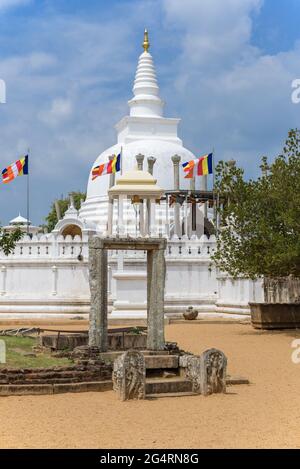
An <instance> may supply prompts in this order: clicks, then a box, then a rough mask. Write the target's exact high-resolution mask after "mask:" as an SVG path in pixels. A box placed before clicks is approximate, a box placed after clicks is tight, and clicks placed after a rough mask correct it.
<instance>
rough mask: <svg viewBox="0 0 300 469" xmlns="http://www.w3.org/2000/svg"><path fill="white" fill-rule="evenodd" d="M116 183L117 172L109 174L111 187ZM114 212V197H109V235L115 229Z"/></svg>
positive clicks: (111, 156)
mask: <svg viewBox="0 0 300 469" xmlns="http://www.w3.org/2000/svg"><path fill="white" fill-rule="evenodd" d="M108 158H109V160H110V161H111V160H113V159H114V158H115V155H110V156H109V157H108ZM114 185H115V173H112V174H110V176H109V188H111V187H113V186H114ZM113 213H114V199H113V198H112V197H109V198H108V212H107V235H108V236H111V235H112V230H113Z"/></svg>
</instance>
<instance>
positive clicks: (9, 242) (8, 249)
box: [0, 228, 24, 256]
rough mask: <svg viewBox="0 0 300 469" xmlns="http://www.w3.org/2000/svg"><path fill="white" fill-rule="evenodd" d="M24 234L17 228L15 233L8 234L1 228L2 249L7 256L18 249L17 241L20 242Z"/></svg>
mask: <svg viewBox="0 0 300 469" xmlns="http://www.w3.org/2000/svg"><path fill="white" fill-rule="evenodd" d="M23 235H24V233H22V231H21V230H20V228H16V229H15V230H14V231H11V232H7V231H3V229H2V228H0V249H1V250H2V251H3V252H4V254H5V255H6V256H8V255H9V254H11V253H12V252H13V250H14V249H15V247H16V243H17V241H19V240H20V239H21V238H22V236H23Z"/></svg>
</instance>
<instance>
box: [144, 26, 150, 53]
mask: <svg viewBox="0 0 300 469" xmlns="http://www.w3.org/2000/svg"><path fill="white" fill-rule="evenodd" d="M149 47H150V42H149V36H148V31H147V29H145V31H144V42H143V48H144V51H145V52H148V50H149Z"/></svg>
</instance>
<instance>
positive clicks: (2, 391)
mask: <svg viewBox="0 0 300 469" xmlns="http://www.w3.org/2000/svg"><path fill="white" fill-rule="evenodd" d="M110 390H112V381H90V382H83V383H62V384H32V385H29V384H8V385H1V386H0V396H30V395H31V396H32V395H41V394H61V393H66V392H103V391H110Z"/></svg>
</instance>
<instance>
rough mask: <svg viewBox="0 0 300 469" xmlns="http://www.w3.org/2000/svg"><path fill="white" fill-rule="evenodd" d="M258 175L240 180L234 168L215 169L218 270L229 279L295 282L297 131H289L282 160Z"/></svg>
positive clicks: (298, 261)
mask: <svg viewBox="0 0 300 469" xmlns="http://www.w3.org/2000/svg"><path fill="white" fill-rule="evenodd" d="M261 171H262V174H261V176H260V177H258V178H257V179H256V180H254V179H250V180H248V181H246V180H245V178H244V171H243V170H242V169H240V168H238V167H237V166H236V165H232V164H230V163H225V162H222V161H221V162H220V163H219V164H218V165H217V168H216V175H215V176H216V194H217V197H218V198H219V200H220V201H221V202H223V203H221V204H220V205H219V208H218V217H219V229H218V230H217V249H216V252H215V254H214V256H213V260H214V262H215V264H216V266H217V267H219V268H220V269H221V270H223V271H226V272H228V273H229V274H231V275H232V276H233V277H237V276H238V275H243V276H246V277H250V278H257V277H261V276H265V277H280V276H288V275H294V276H297V277H299V276H300V131H299V130H298V129H292V130H291V131H290V132H289V134H288V139H287V141H286V143H285V145H284V148H283V152H282V154H281V155H279V156H278V157H276V158H275V160H274V162H273V163H272V164H268V160H267V158H266V157H263V158H262V164H261Z"/></svg>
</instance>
